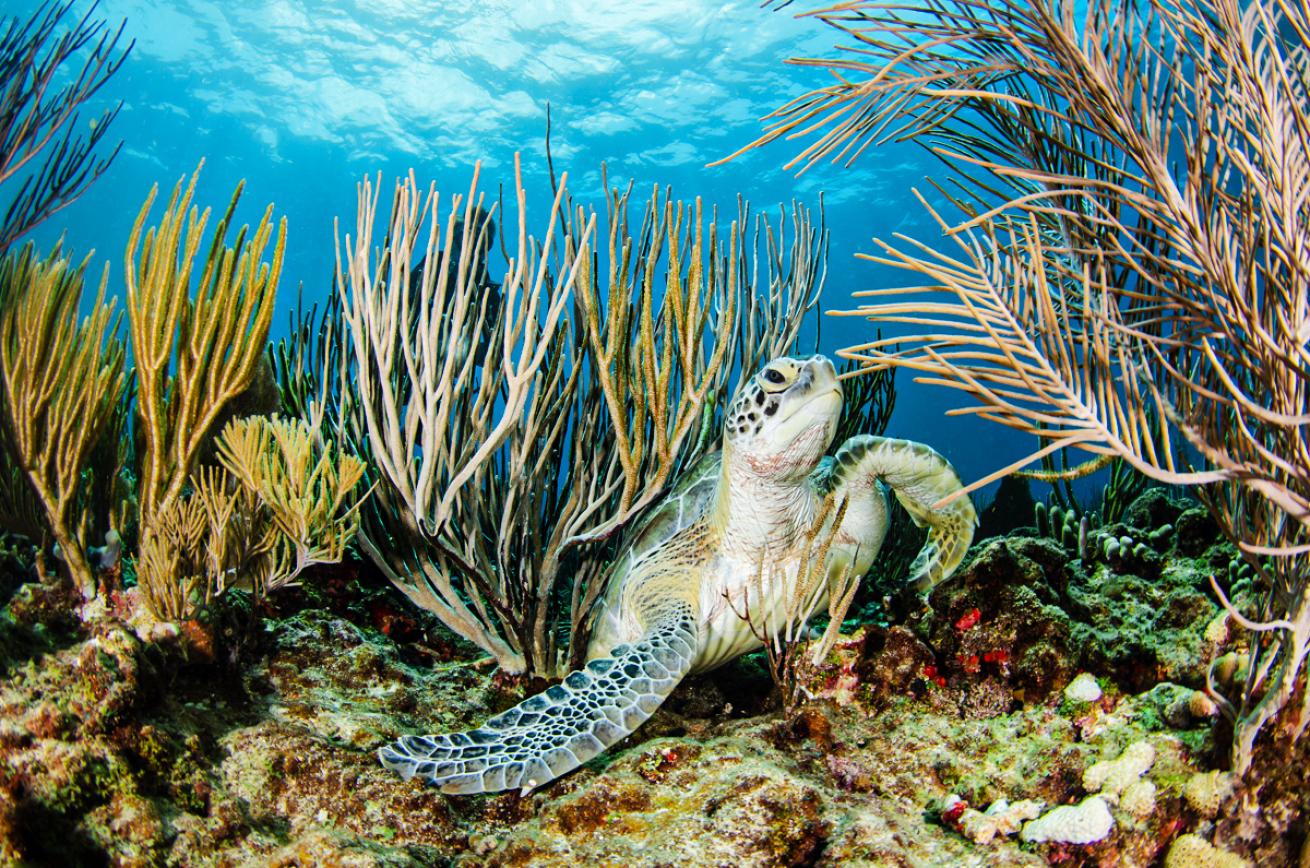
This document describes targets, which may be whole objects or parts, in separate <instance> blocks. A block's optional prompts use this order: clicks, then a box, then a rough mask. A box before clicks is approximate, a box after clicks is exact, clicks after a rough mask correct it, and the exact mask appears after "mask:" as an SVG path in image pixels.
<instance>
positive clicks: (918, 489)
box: [831, 434, 978, 593]
mask: <svg viewBox="0 0 1310 868" xmlns="http://www.w3.org/2000/svg"><path fill="white" fill-rule="evenodd" d="M831 472H832V477H831V484H832V486H833V488H834V489H841V488H843V487H844V488H846V489H847V490H848V491H850V492H851V493H852V494H854V493H855V491H856V490H858V489H862V488H866V487H872V485H873V480H875V479H878V480H881V481H882V482H883V483H885V484H886V485H887V486H888V487H889V488H891V490H892V493H893V494H895V495H896V499H897V500H899V501H900V502H901V506H904V507H905V509H906V511H907V512H909V513H910V517H911V518H912V519H914V523H915V524H916V525H918V526H919V527H925V526H926V527H927V528H928V539H927V541H925V542H924V544H923V548H922V549H920V550H919V554H918V556H917V557H915V559H914V563H913V564H911V565H910V577H909V581H908V586H909V587H912V588H914V589H915V590H916V591H919V592H920V593H927V592H928V591H930V590H932V589H933V588H934V587H935V586H936V585H937V584H939V583H940V582H942V581H943V580H945V579H946V578H948V577H949V576H950V575H951V573H953V572H955V568H956V567H958V566H959V565H960V561H962V560H964V553H965V552H966V551H968V549H969V544H970V543H972V542H973V531H974V528H975V527H976V526H977V524H978V513H977V512H975V511H974V508H973V502H972V501H971V500H969V496H968V495H967V494H963V495H960V496H959V497H957V498H955V499H954V500H952V501H951V502H950V503H948V504H946V505H944V506H941V507H938V506H937V503H938V502H939V501H941V500H942V499H943V498H945V497H947V496H949V495H951V494H953V493H955V492H957V491H959V490H960V489H961V488H963V487H964V486H963V484H962V483H961V482H960V477H959V474H957V473H956V472H955V468H954V467H952V466H951V464H950V462H949V461H947V460H946V459H945V458H943V457H942V455H941V453H939V452H937V450H935V449H933V448H932V447H930V446H926V445H924V444H922V443H916V442H914V441H912V440H897V439H894V438H890V437H874V436H872V435H869V434H865V435H861V436H858V437H852V438H851V439H850V440H847V441H846V442H845V443H844V444H842V447H841V449H839V450H838V451H837V455H836V460H835V462H834V464H833V467H832V471H831ZM840 496H841V492H840V491H838V497H840Z"/></svg>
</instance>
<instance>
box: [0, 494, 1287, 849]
mask: <svg viewBox="0 0 1310 868" xmlns="http://www.w3.org/2000/svg"><path fill="white" fill-rule="evenodd" d="M1186 506H1187V505H1186V504H1182V503H1175V502H1170V501H1168V500H1167V499H1165V498H1164V497H1163V496H1160V495H1158V494H1154V495H1148V496H1147V498H1146V499H1145V500H1143V501H1139V503H1138V504H1137V505H1135V507H1134V509H1133V510H1130V511H1129V513H1128V519H1129V522H1128V523H1126V524H1124V525H1121V526H1118V527H1115V528H1109V529H1107V530H1106V536H1105V538H1104V540H1102V541H1100V542H1098V543H1096V544H1095V545H1092V546H1091V547H1090V548H1088V547H1087V546H1084V551H1083V554H1084V555H1085V556H1086V557H1085V558H1080V557H1078V552H1077V551H1076V548H1077V541H1076V540H1070V539H1069V538H1068V535H1067V534H1064V535H1061V534H1059V533H1056V534H1046V535H1042V534H1039V533H1038V532H1037V531H1036V530H1035V529H1026V530H1019V531H1015V532H1013V533H1011V534H1010V535H1009V536H1007V537H1004V538H997V539H992V540H989V541H984V542H982V543H980V544H978V545H977V546H975V549H974V550H973V552H972V553H971V555H970V560H969V562H968V563H967V565H966V566H965V567H964V568H963V569H962V570H961V572H960V573H959V574H958V575H957V576H956V577H955V578H953V579H952V580H951V581H950V582H948V583H947V584H945V585H943V586H942V587H940V588H939V589H938V590H937V591H936V593H935V594H934V596H933V597H932V599H931V604H932V609H933V610H932V613H931V614H930V615H921V616H919V617H916V618H913V619H911V620H910V621H909V622H908V623H904V624H900V625H896V626H890V627H886V626H876V625H865V626H860V627H858V628H856V629H854V630H853V632H851V633H850V634H849V635H847V636H844V637H843V638H842V639H841V640H840V641H839V642H838V644H837V646H836V647H835V648H834V649H833V651H832V652H831V653H830V654H829V655H828V657H827V659H826V660H824V661H823V662H822V663H821V664H819V665H817V666H808V667H805V668H803V669H802V670H801V671H800V672H799V678H800V682H801V684H802V687H803V689H804V691H805V695H807V696H808V697H809V699H808V701H806V702H804V703H802V704H801V705H800V706H799V707H798V708H795V709H792V710H790V711H787V710H784V709H782V707H781V703H780V702H779V701H778V699H777V698H776V694H775V691H774V688H773V685H772V682H771V680H770V677H769V675H768V674H767V671H766V668H765V666H764V665H763V663H762V661H761V659H760V657H759V656H755V657H747V658H744V659H742V660H739V661H738V662H736V663H734V664H732V665H731V666H729V667H726V668H725V669H722V670H720V671H718V672H715V673H711V674H709V675H706V676H702V677H699V678H696V679H693V680H691V681H689V682H688V683H687V684H685V685H683V686H682V687H680V688H679V689H678V690H677V692H676V693H675V694H674V696H673V697H672V699H671V700H670V701H669V702H668V703H666V705H665V707H664V708H662V709H661V710H660V711H659V712H657V714H656V715H655V716H654V717H653V718H652V719H651V721H649V722H648V723H647V725H645V726H644V727H643V728H642V729H641V730H639V731H638V732H637V733H636V734H635V735H633V736H632V737H630V738H629V739H628V740H626V741H624V742H622V743H621V744H619V745H617V746H616V747H615V748H613V749H611V750H610V751H609V752H608V753H607V754H605V755H603V756H601V757H599V758H597V759H595V760H593V761H592V762H590V763H588V764H587V765H585V766H584V767H583V768H581V769H579V770H578V771H577V772H575V773H573V774H570V775H568V776H566V777H565V778H563V779H562V780H560V781H557V782H555V783H553V784H551V785H549V786H547V787H544V788H542V789H541V790H538V791H536V792H533V793H531V794H530V795H528V796H525V797H524V796H520V795H519V794H517V793H505V794H499V795H491V796H444V795H442V794H441V793H439V792H436V791H435V790H433V789H431V788H429V787H426V786H424V785H423V784H421V783H418V782H409V783H406V782H402V781H400V780H399V779H397V778H396V777H395V776H394V775H392V774H390V773H388V772H386V771H384V770H383V769H382V768H381V767H380V766H379V765H378V763H377V761H376V758H375V756H374V753H375V751H376V749H377V748H378V747H380V746H381V745H382V744H384V743H385V742H387V741H389V740H391V739H393V738H395V737H397V736H399V735H402V734H406V733H420V732H441V731H449V730H453V729H462V728H467V727H469V726H472V725H476V724H478V723H479V722H481V721H482V720H483V719H484V718H485V717H487V716H488V715H489V714H491V713H494V712H496V711H498V710H501V709H504V708H506V707H508V706H509V705H512V704H513V703H515V702H516V701H518V700H519V699H521V698H522V697H523V696H524V695H526V694H527V693H530V692H533V691H534V690H535V689H539V688H540V686H541V685H527V684H522V683H518V682H515V681H513V680H511V679H506V678H504V677H501V676H498V675H496V674H495V673H494V670H493V669H491V668H490V667H487V666H485V665H482V664H481V663H479V662H478V660H477V654H476V652H475V650H474V649H472V648H471V647H468V646H461V645H459V644H457V643H455V642H453V641H452V640H450V639H449V638H442V634H441V633H440V632H439V631H438V630H436V629H434V628H433V627H432V625H431V624H430V623H429V622H427V621H425V620H424V617H425V616H421V615H420V614H418V613H415V612H413V611H412V610H411V609H409V608H408V606H407V604H406V603H404V601H403V599H401V598H399V597H396V596H391V595H390V593H389V592H387V591H379V590H376V589H374V590H373V591H372V592H371V597H370V598H369V599H367V600H361V599H360V598H359V596H358V595H357V594H353V592H352V588H355V587H356V586H357V585H359V584H361V583H367V582H371V581H373V580H372V579H371V577H368V576H365V577H363V578H361V577H358V576H354V575H352V574H351V573H350V570H344V571H338V572H337V573H334V574H332V576H330V577H327V578H324V579H323V583H324V585H323V588H321V589H320V591H321V592H319V593H314V594H303V593H302V594H299V595H298V596H294V597H288V598H286V599H283V600H281V601H279V609H278V611H275V612H269V613H264V615H263V617H262V618H259V619H255V617H254V615H251V614H249V613H247V614H246V615H244V616H242V617H241V618H237V617H235V616H232V617H231V618H229V619H228V620H229V623H224V624H211V625H203V626H202V625H190V626H188V627H187V628H186V629H184V630H183V631H182V632H181V633H179V634H178V635H176V636H172V637H168V638H165V639H164V640H163V641H160V642H154V643H150V644H147V643H144V642H142V641H141V639H139V638H138V637H137V636H136V635H135V634H134V632H133V631H132V630H131V629H130V628H129V627H128V626H127V625H126V624H125V623H124V622H123V621H122V620H119V619H117V618H115V617H114V615H113V611H114V606H112V605H111V606H110V610H111V611H110V612H109V613H107V614H106V615H105V616H104V617H102V618H100V619H98V620H96V621H95V622H93V623H92V625H91V626H89V627H88V626H86V625H84V624H82V623H81V622H79V621H78V620H77V619H76V618H75V617H73V616H72V615H71V614H70V613H71V608H72V602H73V601H71V600H70V599H68V597H67V595H66V593H65V592H64V591H63V590H62V589H60V588H58V587H53V586H49V585H40V584H31V583H29V584H26V585H23V586H21V587H17V588H15V586H14V584H13V583H12V582H11V583H10V584H9V586H8V587H7V588H4V589H3V590H4V592H5V594H6V595H9V594H12V596H11V598H10V599H9V604H8V607H7V608H6V610H5V615H4V617H3V618H0V651H2V653H3V665H4V671H3V676H4V682H3V687H2V688H0V863H5V864H25V865H61V866H65V865H143V866H145V865H196V866H200V865H205V866H208V865H274V866H293V865H304V866H310V865H340V866H393V865H394V866H401V865H447V864H457V865H470V866H473V865H486V866H501V865H544V866H549V865H561V866H563V865H568V866H577V865H622V866H625V868H636V866H657V865H669V866H689V865H725V866H727V865H732V866H736V865H742V866H773V865H779V866H783V865H896V866H899V865H905V866H910V865H913V866H933V865H941V866H969V865H977V866H984V865H987V866H991V865H1043V864H1058V865H1107V866H1108V865H1125V866H1132V865H1153V864H1165V865H1171V866H1173V865H1176V866H1182V865H1188V866H1191V865H1198V866H1199V865H1217V866H1218V865H1241V864H1258V865H1295V864H1297V862H1298V860H1299V859H1301V858H1303V857H1302V855H1301V848H1302V847H1303V842H1304V840H1305V838H1306V832H1307V827H1306V823H1307V820H1306V819H1305V818H1306V816H1307V814H1310V792H1307V787H1306V778H1307V776H1308V775H1310V773H1308V772H1307V771H1306V769H1307V768H1308V767H1310V763H1308V762H1307V760H1310V756H1307V754H1310V750H1308V749H1307V746H1306V744H1305V743H1304V742H1302V744H1301V745H1300V746H1299V747H1297V748H1296V749H1295V750H1293V749H1292V748H1291V747H1290V746H1289V745H1288V744H1287V743H1286V742H1285V741H1280V739H1282V738H1283V736H1282V735H1281V734H1280V733H1278V732H1276V731H1275V732H1272V733H1271V736H1270V738H1268V739H1267V740H1266V741H1265V742H1264V743H1263V744H1262V747H1261V750H1260V751H1259V754H1258V756H1257V764H1256V769H1255V771H1254V773H1253V776H1252V777H1251V778H1249V780H1248V781H1240V780H1233V779H1232V778H1231V776H1229V775H1227V774H1225V773H1223V772H1222V771H1219V770H1218V769H1220V768H1221V767H1222V757H1221V756H1220V755H1219V751H1217V749H1216V744H1222V743H1223V738H1224V736H1223V733H1222V731H1220V730H1217V729H1216V726H1215V721H1216V719H1217V718H1216V717H1215V713H1216V709H1215V708H1214V705H1213V703H1212V702H1210V701H1209V699H1208V698H1206V697H1205V695H1204V694H1203V693H1199V692H1198V691H1197V688H1199V687H1201V686H1203V685H1204V683H1205V673H1206V670H1207V668H1209V667H1210V666H1211V664H1212V663H1214V665H1215V671H1216V673H1217V677H1218V678H1219V679H1220V680H1221V681H1223V679H1225V678H1227V679H1228V680H1229V681H1230V682H1231V680H1232V679H1234V678H1240V676H1241V673H1240V667H1241V665H1242V660H1241V656H1240V651H1241V643H1242V641H1243V637H1242V636H1241V635H1240V631H1236V630H1231V629H1229V625H1228V624H1227V623H1226V619H1225V618H1224V617H1223V616H1222V615H1221V613H1220V612H1219V609H1218V607H1217V606H1216V604H1215V603H1214V601H1213V599H1212V597H1211V594H1210V592H1209V590H1208V583H1207V577H1208V576H1209V575H1210V573H1211V572H1216V573H1218V574H1220V575H1221V576H1223V577H1225V581H1226V582H1228V583H1229V586H1230V589H1232V590H1233V591H1234V593H1236V594H1237V595H1238V598H1239V599H1240V598H1241V595H1242V593H1243V587H1242V583H1243V582H1246V583H1247V584H1248V585H1249V580H1248V579H1245V578H1243V577H1242V575H1241V573H1240V571H1238V570H1236V569H1235V568H1233V567H1232V566H1231V562H1232V561H1233V553H1232V550H1231V549H1230V548H1228V547H1227V546H1226V545H1225V544H1221V543H1217V542H1216V540H1217V539H1218V537H1219V534H1218V531H1217V529H1216V528H1214V526H1213V525H1212V524H1210V523H1209V520H1208V519H1207V518H1206V517H1205V515H1204V513H1203V512H1202V511H1200V510H1197V509H1190V510H1185V507H1186ZM1057 530H1058V529H1057ZM1057 536H1060V537H1061V538H1060V539H1056V538H1055V537H1057ZM1125 537H1127V538H1129V541H1130V542H1131V544H1129V543H1125V542H1123V538H1125ZM1110 538H1113V539H1115V540H1116V541H1117V542H1118V543H1119V544H1118V545H1117V546H1108V545H1106V544H1105V542H1106V541H1108V539H1110ZM1139 542H1141V543H1142V544H1140V545H1139V544H1138V543H1139ZM1066 543H1068V544H1069V546H1068V547H1067V546H1066ZM1091 549H1094V550H1095V551H1091ZM11 572H12V570H11ZM325 575H326V574H325ZM115 602H116V603H117V604H118V606H119V608H122V607H123V606H122V604H123V602H124V601H123V600H121V599H116V600H111V603H115ZM302 607H303V608H302ZM251 624H253V625H254V626H253V627H251V626H250V625H251ZM1253 782H1254V783H1253ZM1059 806H1069V807H1067V808H1064V809H1062V810H1061V811H1060V812H1057V813H1054V814H1053V813H1052V811H1053V810H1054V809H1055V808H1057V807H1059Z"/></svg>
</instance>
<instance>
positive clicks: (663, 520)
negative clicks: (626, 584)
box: [614, 450, 723, 578]
mask: <svg viewBox="0 0 1310 868" xmlns="http://www.w3.org/2000/svg"><path fill="white" fill-rule="evenodd" d="M722 460H723V455H722V453H720V452H719V451H717V450H716V451H714V452H711V453H709V454H708V455H705V456H704V457H702V458H701V459H700V460H699V461H697V462H696V463H695V464H693V465H692V466H691V468H690V469H689V470H687V471H686V472H685V473H683V474H682V475H681V476H679V477H678V481H677V482H675V483H674V484H673V487H672V488H670V489H669V491H668V493H666V494H665V495H664V497H663V499H662V500H660V501H659V502H658V503H656V504H655V505H654V506H652V507H651V509H650V511H649V512H647V513H646V514H645V515H644V516H642V518H641V521H640V522H638V523H637V525H636V526H635V527H634V528H633V530H632V535H631V536H630V537H628V539H627V540H625V542H624V545H623V551H622V554H621V555H620V557H619V566H618V567H617V568H616V569H615V571H614V577H615V578H618V577H619V575H620V574H621V573H622V572H625V571H626V568H627V566H628V565H629V564H631V563H632V562H634V561H639V560H643V559H644V558H646V557H647V556H649V555H650V554H651V553H652V552H654V551H655V550H657V549H659V548H660V546H662V545H664V543H666V542H667V541H668V540H670V539H671V538H672V537H673V536H674V535H675V534H677V533H678V532H679V531H681V530H684V529H685V528H687V527H689V526H691V525H692V524H694V523H695V522H697V521H699V520H700V519H701V518H702V517H704V515H705V513H706V512H707V511H708V510H709V508H710V504H711V503H712V502H713V500H714V492H715V490H716V489H717V488H718V485H719V468H720V466H721V465H722Z"/></svg>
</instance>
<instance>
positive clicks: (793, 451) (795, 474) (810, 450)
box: [723, 356, 842, 481]
mask: <svg viewBox="0 0 1310 868" xmlns="http://www.w3.org/2000/svg"><path fill="white" fill-rule="evenodd" d="M841 407H842V392H841V383H839V382H838V381H837V371H836V369H835V368H833V366H832V362H830V361H828V359H826V358H824V357H823V356H811V357H810V358H808V359H792V358H788V357H786V356H783V357H782V358H778V359H774V360H773V361H771V362H769V363H768V364H767V365H765V366H764V368H763V369H762V370H761V371H760V372H759V373H757V374H756V375H755V376H753V377H751V378H750V380H748V381H747V382H746V383H744V384H743V385H742V387H741V388H740V389H739V390H738V391H737V397H736V398H734V399H733V401H732V405H731V406H730V407H729V408H728V415H727V419H726V420H725V422H724V434H723V446H724V458H725V461H733V462H741V463H742V464H743V466H744V467H746V468H748V469H749V470H750V471H751V472H753V473H755V474H758V475H760V476H768V477H770V478H777V479H779V480H780V481H783V480H792V479H796V478H801V477H804V476H807V475H808V474H809V473H810V471H812V470H813V469H814V468H815V466H816V465H817V464H818V463H819V459H820V458H822V457H823V454H824V453H825V452H826V451H827V450H828V444H829V443H831V442H832V436H833V434H834V433H835V432H836V430H837V420H838V419H839V418H840V417H841Z"/></svg>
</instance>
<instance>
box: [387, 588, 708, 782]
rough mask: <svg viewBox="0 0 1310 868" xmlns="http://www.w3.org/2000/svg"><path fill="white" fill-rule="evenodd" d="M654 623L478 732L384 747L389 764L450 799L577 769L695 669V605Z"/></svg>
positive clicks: (681, 606)
mask: <svg viewBox="0 0 1310 868" xmlns="http://www.w3.org/2000/svg"><path fill="white" fill-rule="evenodd" d="M648 623H650V624H651V627H650V629H649V630H648V631H647V633H646V635H645V636H643V637H642V639H641V640H640V641H637V642H634V643H632V644H630V645H629V644H625V645H618V646H616V647H615V648H614V649H613V650H612V651H611V652H610V655H609V656H608V657H601V658H598V659H595V660H592V661H591V662H590V663H588V664H587V665H586V666H585V667H584V668H582V669H579V670H577V671H575V672H571V673H569V674H568V676H566V677H565V678H564V680H563V682H561V683H559V684H556V685H554V686H553V687H551V688H550V689H548V690H546V691H545V692H544V693H539V694H537V695H536V696H533V697H531V698H530V699H526V700H524V701H523V702H520V703H519V704H518V705H516V706H514V707H513V708H511V709H510V710H508V711H506V712H503V713H501V714H498V715H496V716H495V717H493V718H491V719H490V720H488V721H487V722H486V723H485V724H483V725H482V726H481V727H479V728H478V729H473V730H469V731H468V732H456V733H450V734H448V735H424V736H406V737H404V738H402V739H400V740H399V741H397V742H396V743H395V744H392V745H388V746H387V747H384V748H382V749H381V750H380V751H379V752H378V756H379V758H380V759H381V760H382V764H383V765H384V766H386V767H387V768H389V769H391V770H392V771H395V772H398V773H399V774H400V775H401V777H403V778H405V780H409V779H410V778H412V777H413V776H415V775H418V776H419V777H421V778H425V779H427V780H428V781H429V782H431V783H433V784H435V785H436V786H438V787H440V788H441V790H442V792H445V793H482V792H496V791H499V790H509V789H514V788H515V787H517V788H519V789H520V790H521V791H522V792H523V793H524V794H527V793H528V792H530V791H531V790H533V789H535V788H537V787H540V786H542V785H543V784H546V783H549V782H550V781H552V780H554V779H555V778H557V777H559V776H560V775H563V774H565V773H566V772H570V771H572V770H573V769H575V768H577V767H578V766H580V765H582V764H583V763H585V762H586V761H587V760H589V759H591V758H592V757H595V756H597V755H598V754H600V753H601V752H602V751H604V750H605V749H606V748H607V747H609V746H610V745H612V744H614V743H615V742H616V741H618V740H619V739H621V738H623V737H624V736H626V735H627V734H628V733H630V732H632V731H633V730H635V729H636V728H637V727H638V726H640V725H641V724H642V723H643V722H645V720H646V718H648V717H650V716H651V714H653V713H654V711H655V709H656V708H659V706H660V704H661V703H662V702H663V701H664V700H665V698H666V697H667V696H668V695H669V694H670V693H671V692H672V691H673V688H674V687H675V686H676V685H677V684H678V682H679V681H681V680H682V678H683V676H684V675H686V674H687V672H688V671H689V670H690V669H691V665H692V661H693V660H694V659H695V656H696V623H695V620H694V614H693V611H692V607H691V606H690V605H688V604H686V603H670V605H668V606H667V607H666V608H664V609H663V610H662V611H660V612H659V613H658V616H657V617H656V618H654V619H652V621H650V622H648Z"/></svg>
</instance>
